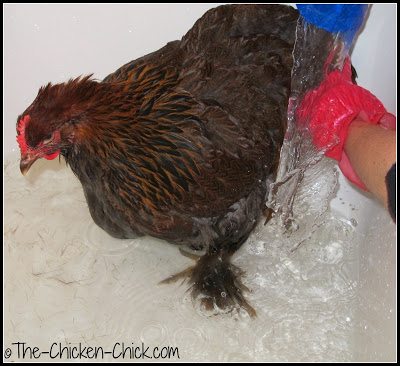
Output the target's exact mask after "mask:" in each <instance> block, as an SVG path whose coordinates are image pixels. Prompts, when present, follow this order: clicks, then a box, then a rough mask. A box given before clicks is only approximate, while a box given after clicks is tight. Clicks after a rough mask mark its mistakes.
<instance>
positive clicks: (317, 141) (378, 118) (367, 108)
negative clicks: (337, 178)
mask: <svg viewBox="0 0 400 366" xmlns="http://www.w3.org/2000/svg"><path fill="white" fill-rule="evenodd" d="M296 113H297V122H298V123H299V124H300V125H302V126H305V127H307V128H308V129H309V131H310V133H311V136H312V139H313V142H314V145H315V146H316V147H317V148H318V149H320V150H324V151H325V155H326V156H328V157H330V158H333V159H335V160H337V161H338V162H339V168H340V169H341V171H342V172H343V174H344V175H345V176H346V178H347V179H349V180H350V181H351V182H353V183H354V184H356V185H357V186H358V187H360V188H361V189H364V190H366V187H365V185H364V184H363V183H362V182H361V180H360V179H359V177H358V176H357V174H356V173H355V171H354V170H353V168H352V166H351V164H350V161H349V159H348V157H347V155H346V153H345V151H344V143H345V141H346V138H347V134H348V129H349V125H350V123H351V122H353V121H354V120H355V119H356V118H357V117H360V118H361V119H362V120H364V121H365V122H366V123H371V124H378V123H380V122H381V125H382V127H384V128H391V129H395V128H396V127H395V126H396V119H395V117H394V116H393V115H392V114H390V113H388V112H387V111H386V109H385V107H384V106H383V104H382V103H381V102H380V101H379V99H377V98H376V97H375V96H374V95H373V94H372V93H370V92H369V91H368V90H366V89H364V88H361V87H360V86H357V85H355V84H353V82H352V81H351V63H350V59H349V58H347V59H346V61H345V63H344V65H343V70H342V71H340V70H334V71H332V72H331V73H329V74H328V75H327V76H326V78H325V80H324V81H323V82H322V83H321V84H320V86H319V87H317V88H316V89H314V90H312V91H310V92H308V93H307V94H306V96H305V97H304V99H303V100H302V102H301V104H300V106H299V108H297V111H296ZM365 146H366V148H367V146H368V144H367V143H366V145H365Z"/></svg>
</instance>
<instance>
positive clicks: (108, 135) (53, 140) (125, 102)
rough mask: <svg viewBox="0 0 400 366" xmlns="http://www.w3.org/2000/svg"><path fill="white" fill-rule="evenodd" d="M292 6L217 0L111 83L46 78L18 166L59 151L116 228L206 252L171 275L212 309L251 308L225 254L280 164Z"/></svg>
mask: <svg viewBox="0 0 400 366" xmlns="http://www.w3.org/2000/svg"><path fill="white" fill-rule="evenodd" d="M297 17H298V13H297V11H296V10H295V9H293V8H291V7H288V6H281V5H227V6H220V7H218V8H215V9H212V10H210V11H208V12H207V13H206V14H205V15H204V16H203V17H202V18H201V19H199V20H198V21H197V22H196V23H195V25H194V26H193V28H192V29H191V30H190V31H189V32H188V33H187V34H186V35H185V36H184V37H183V38H182V40H181V41H175V42H171V43H168V44H167V45H166V46H165V47H163V48H162V49H160V50H158V51H156V52H154V53H151V54H149V55H146V56H144V57H142V58H139V59H137V60H134V61H132V62H130V63H128V64H126V65H124V66H122V67H121V68H120V69H118V70H117V71H116V72H114V73H113V74H111V75H109V76H107V77H106V78H105V79H104V80H103V81H102V82H97V81H95V80H92V79H91V77H90V76H88V77H80V78H77V79H74V80H70V81H69V82H67V83H64V84H58V85H52V84H48V85H47V86H46V87H43V88H41V89H40V90H39V93H38V96H37V98H36V99H35V100H34V102H33V103H32V104H31V105H30V107H28V108H27V109H26V111H25V112H24V113H23V114H22V115H20V116H19V117H18V123H17V131H18V137H17V139H18V142H19V144H20V148H21V171H22V172H23V173H25V172H26V171H27V170H28V169H29V167H30V166H31V165H32V164H33V162H34V161H35V160H36V159H38V158H43V157H44V158H47V159H52V158H54V157H56V156H58V155H59V154H61V155H62V156H63V157H64V158H65V160H66V162H67V163H68V164H69V166H70V167H71V169H72V170H73V172H74V173H75V174H76V176H77V177H78V178H79V180H80V181H81V183H82V187H83V189H84V193H85V196H86V200H87V203H88V206H89V210H90V213H91V216H92V218H93V220H94V221H95V223H96V224H97V225H98V226H100V227H101V228H103V229H104V230H105V231H106V232H108V233H109V234H110V235H112V236H114V237H117V238H135V237H138V236H141V235H151V236H154V237H158V238H162V239H165V240H167V241H169V242H171V243H174V244H179V245H182V248H186V250H187V251H189V252H191V253H192V254H193V253H195V254H196V253H197V255H198V256H200V255H202V256H201V257H200V258H199V259H198V261H197V263H196V265H195V266H194V267H192V268H189V269H187V270H185V271H183V272H181V273H180V274H178V275H175V276H172V277H171V278H170V279H167V280H166V281H165V282H169V281H170V280H175V279H177V278H179V277H182V276H188V277H189V282H190V283H191V288H192V294H193V296H194V297H197V295H199V294H201V295H203V296H202V300H201V301H202V302H203V303H204V305H206V307H207V308H212V307H213V306H215V305H216V306H218V307H219V308H234V307H236V305H240V306H242V307H244V308H245V309H246V310H247V311H248V313H249V314H250V315H255V311H254V310H253V308H252V307H251V306H250V305H249V304H248V303H247V302H246V300H245V298H244V296H243V293H242V291H243V289H245V287H244V286H243V285H242V284H241V282H240V279H239V276H240V274H241V271H240V270H239V269H238V268H237V267H235V266H233V265H232V264H230V262H229V261H230V257H231V256H232V254H233V253H234V252H235V251H236V250H237V249H238V248H239V247H240V246H241V245H242V244H243V242H244V241H245V240H246V239H247V237H248V236H249V234H250V232H251V231H252V229H253V228H254V226H255V225H256V223H257V221H258V219H259V218H260V216H261V215H262V211H263V207H264V202H265V199H266V195H267V193H268V192H267V187H268V184H267V183H268V182H269V181H271V179H273V177H274V174H275V171H276V166H277V162H278V160H279V151H280V147H281V144H282V141H283V136H284V131H285V121H286V111H287V102H288V95H289V88H290V75H291V68H292V49H293V43H294V38H295V27H296V20H297Z"/></svg>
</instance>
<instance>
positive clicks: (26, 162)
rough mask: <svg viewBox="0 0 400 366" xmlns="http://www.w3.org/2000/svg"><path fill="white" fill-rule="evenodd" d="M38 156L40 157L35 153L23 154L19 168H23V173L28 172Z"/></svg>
mask: <svg viewBox="0 0 400 366" xmlns="http://www.w3.org/2000/svg"><path fill="white" fill-rule="evenodd" d="M38 158H39V157H38V156H34V155H26V156H21V162H20V163H19V168H20V169H21V173H22V175H25V174H26V173H28V170H29V168H30V167H31V166H32V164H33V163H34V162H35V161H36V160H37V159H38Z"/></svg>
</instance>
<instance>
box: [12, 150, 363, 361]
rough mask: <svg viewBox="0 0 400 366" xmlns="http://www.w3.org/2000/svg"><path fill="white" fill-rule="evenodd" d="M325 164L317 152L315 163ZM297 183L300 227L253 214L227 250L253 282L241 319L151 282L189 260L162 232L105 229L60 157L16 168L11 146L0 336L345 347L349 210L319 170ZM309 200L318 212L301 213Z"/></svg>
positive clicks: (291, 350) (213, 347) (350, 319)
mask: <svg viewBox="0 0 400 366" xmlns="http://www.w3.org/2000/svg"><path fill="white" fill-rule="evenodd" d="M332 167H333V165H332V164H331V163H330V162H329V161H328V160H324V161H323V164H322V165H321V166H320V168H319V171H320V172H324V170H326V169H328V170H329V169H333V168H332ZM310 177H311V178H313V176H312V174H311V176H310ZM330 179H331V178H330ZM305 184H306V186H305V188H306V189H305V190H304V191H303V194H302V193H301V192H300V194H299V196H300V198H301V202H300V203H299V204H297V205H295V211H296V210H298V215H297V223H298V225H299V229H298V230H297V231H295V232H294V233H291V234H290V233H285V232H284V231H283V230H282V228H281V227H280V226H279V225H278V224H277V223H276V222H274V219H273V220H272V221H271V222H270V223H269V224H268V225H266V226H263V225H262V224H261V225H260V226H259V227H258V228H257V229H256V231H255V232H254V234H253V235H252V236H251V237H250V238H249V240H248V241H247V242H246V243H245V244H244V246H243V247H242V249H241V250H240V251H239V252H238V253H237V255H236V256H235V257H234V263H235V264H237V265H239V266H240V267H241V268H242V269H244V270H245V271H246V276H245V277H244V283H245V284H246V285H247V286H248V287H249V288H250V289H251V290H252V292H251V293H250V294H248V295H247V297H248V299H249V301H250V303H251V304H252V305H253V307H254V308H255V309H256V311H257V314H258V316H257V318H256V319H250V318H248V316H247V315H246V314H242V313H240V314H220V315H210V314H206V313H204V312H203V311H202V310H201V309H199V307H198V306H197V304H193V303H192V301H191V299H190V296H189V295H188V294H187V293H186V289H187V285H186V284H179V283H178V284H172V285H159V284H158V282H159V281H160V280H162V279H164V278H165V277H167V276H169V275H170V274H173V273H175V272H177V271H180V270H182V269H184V268H186V267H187V266H188V265H190V264H191V260H189V259H188V258H185V257H183V256H182V255H180V254H179V251H178V249H177V248H176V247H174V246H173V245H170V244H167V243H166V242H163V241H161V240H157V239H153V238H140V239H136V240H117V239H113V238H111V237H109V236H108V235H107V234H106V233H105V232H103V231H102V230H101V229H100V228H98V227H97V226H95V224H94V223H93V221H92V219H91V218H90V215H89V211H88V209H87V206H86V202H85V199H84V195H83V192H82V188H81V186H80V183H79V181H78V180H77V179H76V178H75V177H74V175H73V174H72V172H71V171H70V170H69V169H68V168H66V167H65V166H64V164H63V163H61V164H59V163H58V161H52V162H48V161H39V162H37V163H35V165H34V166H33V167H32V169H31V171H30V172H29V174H28V176H27V177H23V176H22V175H21V174H20V172H19V166H18V157H17V156H16V155H14V156H10V157H9V159H8V160H7V161H6V163H5V199H6V201H5V246H4V252H5V294H6V297H5V344H6V345H8V344H11V343H12V342H18V341H20V342H22V341H24V342H27V345H31V346H37V347H40V348H41V349H45V348H49V347H50V345H51V344H52V343H53V342H61V343H62V344H63V345H64V346H65V345H67V344H69V345H77V344H79V342H81V343H82V345H85V346H89V345H90V346H92V347H95V346H102V347H104V349H105V350H106V349H112V347H113V345H114V344H115V343H116V342H124V343H125V344H128V345H131V343H132V342H133V343H134V344H135V345H140V344H141V342H144V344H145V345H146V346H149V347H155V346H158V347H160V346H161V347H162V346H174V347H178V349H179V356H180V360H183V361H212V360H221V361H222V360H226V361H227V360H247V361H257V360H260V361H261V360H266V361H349V360H352V359H354V355H355V353H354V346H355V345H354V334H355V330H356V328H357V327H358V326H359V324H360V322H359V320H357V319H356V318H355V316H356V314H355V313H356V311H357V296H356V294H357V289H358V284H359V261H358V245H357V240H355V239H356V230H355V226H354V223H355V222H354V220H353V221H351V220H350V219H351V218H346V217H342V216H340V215H338V214H335V215H333V214H332V213H330V212H324V209H323V203H321V202H319V203H318V205H317V204H315V202H316V201H315V199H314V194H315V189H317V188H318V186H320V188H319V189H321V187H322V186H324V182H322V184H321V182H320V183H319V184H317V185H315V183H312V179H311V180H307V179H305ZM310 184H311V186H314V190H313V189H310V188H311V186H310ZM307 185H308V186H307ZM316 186H317V188H315V187H316ZM307 192H311V193H312V194H307ZM318 207H320V208H318ZM313 210H320V212H319V216H318V215H316V216H318V217H319V218H318V220H314V221H315V222H314V224H310V222H309V221H310V220H309V218H310V213H312V212H313ZM301 211H303V215H301V214H300V213H301ZM314 213H315V212H314ZM307 215H308V216H307ZM307 217H308V218H307ZM314 217H315V216H314ZM304 218H306V219H304ZM299 242H301V245H300V246H299V247H298V249H297V250H294V251H291V249H293V248H294V247H296V246H297V244H298V243H299ZM12 349H13V348H12ZM14 350H15V346H14ZM15 357H16V353H15V352H14V354H13V356H12V358H11V359H13V360H15V359H16V358H15ZM105 357H106V358H107V356H105ZM44 359H46V358H44ZM172 359H175V360H177V357H173V358H172ZM172 359H171V360H172ZM64 360H65V358H64Z"/></svg>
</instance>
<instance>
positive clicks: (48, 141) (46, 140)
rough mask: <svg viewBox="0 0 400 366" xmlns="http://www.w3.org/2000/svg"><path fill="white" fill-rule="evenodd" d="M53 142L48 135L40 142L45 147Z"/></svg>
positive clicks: (51, 136)
mask: <svg viewBox="0 0 400 366" xmlns="http://www.w3.org/2000/svg"><path fill="white" fill-rule="evenodd" d="M52 140H53V135H48V136H46V138H45V139H44V140H43V141H42V144H43V145H47V144H48V143H50V142H51V141H52Z"/></svg>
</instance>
